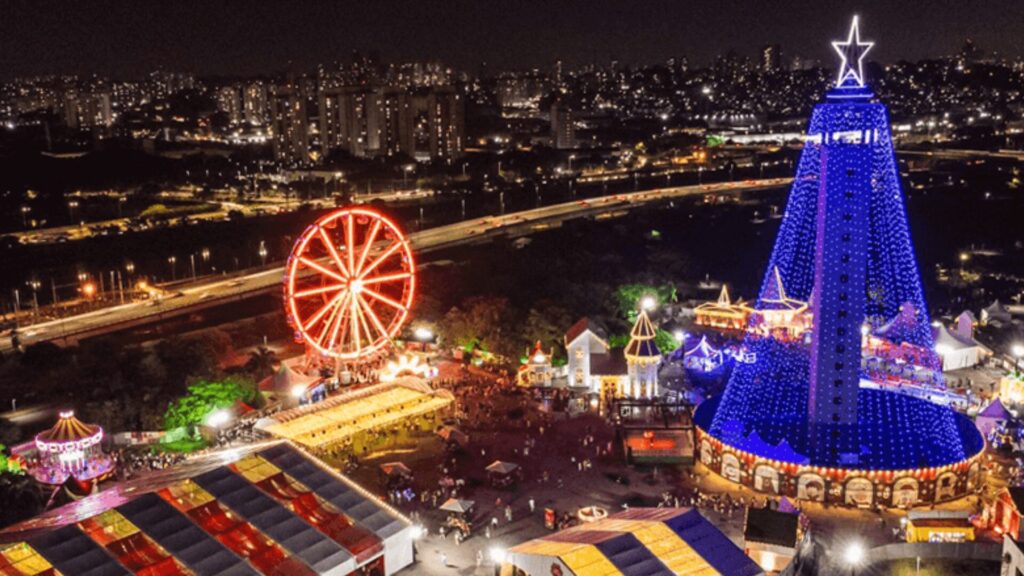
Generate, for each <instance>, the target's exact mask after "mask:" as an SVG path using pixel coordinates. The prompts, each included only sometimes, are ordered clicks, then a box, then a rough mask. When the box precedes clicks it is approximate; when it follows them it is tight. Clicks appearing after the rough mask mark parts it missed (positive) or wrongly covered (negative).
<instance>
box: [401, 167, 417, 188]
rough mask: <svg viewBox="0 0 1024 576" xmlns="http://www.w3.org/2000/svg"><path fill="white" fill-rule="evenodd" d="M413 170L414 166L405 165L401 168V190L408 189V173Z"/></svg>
mask: <svg viewBox="0 0 1024 576" xmlns="http://www.w3.org/2000/svg"><path fill="white" fill-rule="evenodd" d="M415 169H416V166H415V165H414V164H406V165H405V166H402V189H403V190H404V189H406V188H408V187H409V172H412V171H413V170H415Z"/></svg>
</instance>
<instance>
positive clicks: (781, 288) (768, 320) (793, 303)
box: [748, 266, 813, 341]
mask: <svg viewBox="0 0 1024 576" xmlns="http://www.w3.org/2000/svg"><path fill="white" fill-rule="evenodd" d="M812 320H813V319H812V316H811V310H810V308H809V305H808V303H807V302H805V301H803V300H797V299H796V298H792V297H790V296H789V295H787V294H786V287H785V285H784V284H783V283H782V274H781V273H780V272H779V268H778V266H776V267H774V268H773V269H772V273H771V275H770V276H769V279H768V284H767V285H766V286H765V290H764V293H763V294H762V295H761V299H760V301H759V302H758V303H757V307H756V308H755V310H754V312H753V314H751V320H750V326H749V327H748V330H749V331H750V332H751V333H752V334H759V335H762V336H770V337H772V338H776V339H778V340H789V341H796V340H800V339H801V338H803V336H804V334H805V333H806V332H808V331H810V330H811V325H812Z"/></svg>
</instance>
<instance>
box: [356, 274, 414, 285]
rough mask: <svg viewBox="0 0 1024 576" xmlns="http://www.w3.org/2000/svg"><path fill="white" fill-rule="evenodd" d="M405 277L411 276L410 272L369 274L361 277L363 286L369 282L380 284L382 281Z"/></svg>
mask: <svg viewBox="0 0 1024 576" xmlns="http://www.w3.org/2000/svg"><path fill="white" fill-rule="evenodd" d="M406 278H412V273H411V272H400V273H398V274H385V275H383V276H371V277H369V278H364V279H363V281H362V282H363V286H366V285H369V284H380V283H382V282H394V281H395V280H405V279H406Z"/></svg>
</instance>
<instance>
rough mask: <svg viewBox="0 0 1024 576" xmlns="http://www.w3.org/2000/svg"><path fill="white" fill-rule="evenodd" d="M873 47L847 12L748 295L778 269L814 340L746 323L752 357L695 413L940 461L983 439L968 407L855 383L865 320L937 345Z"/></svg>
mask: <svg viewBox="0 0 1024 576" xmlns="http://www.w3.org/2000/svg"><path fill="white" fill-rule="evenodd" d="M871 46H872V43H870V42H861V40H860V31H859V27H858V23H857V20H856V19H854V22H853V26H852V27H851V29H850V35H849V38H848V39H847V40H846V41H845V42H834V43H833V47H834V48H835V49H836V51H837V52H838V53H839V54H840V56H841V57H842V64H841V66H840V71H839V74H838V76H837V82H836V86H835V88H833V89H832V90H831V91H830V92H829V93H828V94H827V95H826V101H825V102H824V103H822V104H819V105H818V106H817V107H816V108H815V109H814V112H813V115H812V117H811V121H810V126H809V128H808V131H807V139H806V144H805V147H804V150H803V153H802V155H801V158H800V162H799V164H798V168H797V174H796V178H795V181H794V184H793V187H792V189H791V191H790V197H789V201H788V204H787V207H786V213H785V216H784V218H783V221H782V225H781V228H780V230H779V235H778V238H777V239H776V242H775V248H774V250H773V252H772V256H771V259H770V261H769V263H768V267H767V273H766V275H765V279H764V282H763V285H762V288H761V293H760V296H759V299H758V307H761V306H764V305H765V304H766V303H767V301H770V300H771V299H772V298H773V297H774V296H773V294H774V291H776V290H777V289H778V288H777V284H779V282H778V277H781V280H782V282H781V283H782V285H784V286H785V289H786V292H787V294H788V296H789V297H790V298H794V299H797V300H803V301H809V302H810V303H811V311H812V314H813V321H814V326H813V331H812V334H811V339H810V340H811V342H810V345H808V344H806V343H805V342H802V341H795V342H794V341H783V340H781V339H777V338H775V337H771V336H768V337H765V336H763V335H750V336H748V337H747V340H746V342H745V344H744V346H745V347H746V348H747V350H748V352H752V353H754V355H755V356H756V358H757V361H756V362H754V363H750V364H738V365H737V367H736V369H735V371H734V373H733V375H732V378H731V379H730V381H729V384H728V386H727V388H726V391H725V393H724V394H723V396H722V397H721V398H720V399H716V400H713V401H712V404H711V405H710V406H708V407H707V408H706V409H703V410H701V411H699V412H700V415H701V416H702V418H699V419H698V424H699V425H701V426H702V428H704V429H705V430H707V431H708V432H709V433H710V434H711V435H712V436H714V437H716V438H718V439H719V440H721V441H722V442H724V443H726V444H729V445H731V446H733V447H735V448H739V449H741V450H745V451H748V452H752V453H754V454H757V455H761V456H764V457H767V458H772V459H776V460H781V461H787V462H793V463H800V464H812V465H818V466H834V467H853V468H864V469H890V470H891V469H910V468H921V467H931V466H941V465H944V464H948V463H952V462H957V461H961V460H963V459H965V458H967V457H969V456H972V455H974V454H975V453H977V452H978V451H979V450H980V449H981V447H982V441H981V438H980V436H979V435H978V434H977V431H976V430H974V429H973V426H972V425H971V424H970V422H969V421H968V420H967V419H966V418H964V417H963V416H960V415H958V414H956V413H955V412H953V411H952V410H949V409H948V408H946V407H943V406H938V405H934V404H930V403H928V402H925V401H922V400H918V399H916V398H912V397H910V396H905V395H902V394H898V393H894V392H887V391H884V390H876V389H868V388H861V387H860V380H861V377H862V372H861V371H862V368H861V364H862V362H861V354H862V352H861V339H862V330H865V331H868V332H870V333H872V334H875V335H877V336H878V337H879V338H884V339H885V340H887V341H889V342H891V343H892V344H893V345H896V346H898V345H901V344H907V345H910V346H914V347H919V348H922V349H926V350H931V349H932V348H933V342H932V334H931V328H930V324H929V319H928V315H927V307H926V305H925V301H924V293H923V290H922V287H921V281H920V275H919V273H918V268H917V263H916V261H915V257H914V250H913V245H912V243H911V239H910V230H909V227H908V225H907V216H906V208H905V206H904V204H903V194H902V191H901V189H900V182H899V172H898V169H897V164H896V158H895V154H894V150H893V144H892V139H891V134H890V128H889V118H888V112H887V110H886V107H885V105H884V104H882V103H880V102H878V101H876V100H875V97H874V94H873V93H872V92H871V90H870V88H869V87H868V86H866V84H865V82H864V74H863V68H862V62H863V58H864V55H865V54H866V53H867V51H868V50H869V49H870V48H871ZM776 270H777V272H776ZM776 274H778V277H776ZM702 408H704V407H702ZM710 413H714V416H713V419H711V418H710V416H709V414H710ZM700 420H708V421H703V422H702V421H700Z"/></svg>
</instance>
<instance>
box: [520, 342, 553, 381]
mask: <svg viewBox="0 0 1024 576" xmlns="http://www.w3.org/2000/svg"><path fill="white" fill-rule="evenodd" d="M553 356H554V349H552V350H550V351H548V352H547V353H545V352H544V349H543V348H542V347H541V343H540V340H538V341H537V344H536V345H535V346H534V347H533V350H532V351H531V350H530V349H527V350H526V361H525V362H523V364H522V365H520V366H519V372H518V373H517V374H516V383H517V384H518V385H519V386H522V387H525V388H550V387H551V384H552V381H553V380H554V377H555V370H554V368H553V367H552V366H551V358H552V357H553Z"/></svg>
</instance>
